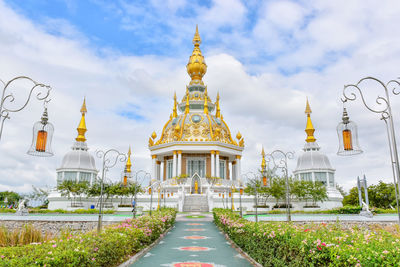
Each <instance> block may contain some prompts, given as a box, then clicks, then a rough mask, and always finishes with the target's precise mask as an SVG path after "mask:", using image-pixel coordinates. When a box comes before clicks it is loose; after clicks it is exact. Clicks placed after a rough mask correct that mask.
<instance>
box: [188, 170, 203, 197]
mask: <svg viewBox="0 0 400 267" xmlns="http://www.w3.org/2000/svg"><path fill="white" fill-rule="evenodd" d="M190 193H191V194H201V184H200V176H199V175H198V174H197V173H195V174H194V175H193V177H192V184H191V191H190Z"/></svg>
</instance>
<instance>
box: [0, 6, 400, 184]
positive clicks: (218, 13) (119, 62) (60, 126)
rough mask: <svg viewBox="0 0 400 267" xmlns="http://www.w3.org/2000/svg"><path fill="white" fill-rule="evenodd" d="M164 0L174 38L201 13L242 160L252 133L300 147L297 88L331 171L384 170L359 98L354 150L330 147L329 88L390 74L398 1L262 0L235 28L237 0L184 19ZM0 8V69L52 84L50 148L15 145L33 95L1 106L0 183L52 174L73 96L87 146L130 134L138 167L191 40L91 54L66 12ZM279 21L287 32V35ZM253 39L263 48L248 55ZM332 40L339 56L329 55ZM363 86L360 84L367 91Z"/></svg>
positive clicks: (333, 120) (335, 112) (375, 124)
mask: <svg viewBox="0 0 400 267" xmlns="http://www.w3.org/2000/svg"><path fill="white" fill-rule="evenodd" d="M168 3H169V4H168ZM168 3H167V5H170V6H169V11H168V12H169V13H168V12H166V14H165V16H167V17H168V18H171V20H169V21H168V22H167V23H169V24H170V25H173V29H174V35H173V36H172V37H171V40H173V41H174V42H176V43H178V44H179V43H182V42H187V43H190V42H191V37H192V36H193V30H194V29H193V25H194V24H196V22H195V20H197V19H202V20H201V22H202V23H203V27H200V34H201V36H202V38H203V40H204V42H203V44H204V45H203V46H202V51H203V53H204V54H205V55H208V56H207V57H206V62H207V64H208V73H207V74H206V76H205V77H204V80H205V82H206V84H208V88H209V93H210V95H211V96H212V97H213V98H215V96H216V93H217V91H219V92H220V95H221V108H222V113H223V115H224V118H225V120H226V121H227V123H228V125H229V126H230V127H231V130H232V132H233V133H234V134H236V132H237V131H238V130H240V131H241V133H242V134H243V136H244V137H245V142H246V150H245V152H244V157H243V163H242V168H243V171H244V172H245V171H247V170H255V169H256V168H257V167H258V166H259V164H260V157H259V153H260V148H261V146H262V145H264V147H265V149H266V151H271V150H272V149H277V148H280V149H283V150H285V151H289V150H294V151H296V156H298V155H299V154H300V153H301V148H302V147H303V144H304V139H305V133H304V131H303V129H304V127H305V115H304V113H303V112H304V108H305V107H304V106H305V99H306V96H308V97H309V99H310V103H311V108H312V110H313V114H312V119H313V122H314V126H315V127H316V129H317V130H316V134H315V135H316V138H317V139H318V143H319V144H320V146H321V147H322V151H323V152H325V153H327V155H328V156H329V158H330V160H331V162H332V165H333V166H334V167H335V168H336V169H337V181H338V182H339V183H341V184H343V185H345V186H346V188H349V187H351V186H353V185H354V181H355V178H356V177H357V175H362V174H364V173H365V174H367V178H369V179H370V180H369V183H376V182H377V181H378V180H379V179H382V178H383V179H385V181H387V182H390V181H392V178H391V168H390V165H389V162H390V161H389V154H388V148H387V142H386V133H385V132H384V124H383V123H382V122H381V121H379V119H378V117H377V116H376V115H374V114H371V113H369V112H367V111H366V109H365V108H364V107H362V104H361V103H360V101H357V102H356V103H351V104H350V105H349V112H350V116H351V118H352V119H353V120H354V121H356V122H357V123H358V124H359V126H360V133H359V136H360V144H361V145H362V148H363V149H364V151H365V153H364V154H363V155H361V156H358V157H351V158H341V157H337V156H336V154H335V153H336V151H337V137H336V132H335V128H336V125H337V123H338V122H339V120H340V117H341V105H340V101H339V97H340V95H341V90H342V88H343V85H344V84H348V83H353V82H356V81H357V80H358V79H359V78H361V77H363V76H366V75H374V76H378V77H379V78H382V79H383V80H389V79H392V78H396V77H398V63H397V61H396V59H397V58H398V57H399V56H400V49H399V47H400V38H399V37H398V35H397V34H394V33H395V32H396V30H397V28H396V25H399V21H398V20H399V18H398V16H397V15H396V14H397V12H395V10H397V11H398V9H399V6H398V4H397V2H396V3H395V2H390V3H391V4H386V3H385V4H383V3H381V4H380V8H377V7H376V6H375V5H376V4H375V3H374V2H367V1H362V2H360V1H359V2H356V4H350V3H348V2H346V4H344V3H345V2H343V3H342V4H340V3H339V4H336V2H335V4H333V3H329V2H319V1H317V2H313V3H312V4H305V3H302V4H296V3H292V2H287V1H286V2H273V4H271V5H269V9H268V8H267V9H266V10H264V11H265V12H266V13H265V12H264V13H262V12H260V14H259V17H257V19H256V22H255V25H254V27H253V28H252V29H246V30H245V29H244V26H243V24H244V23H245V22H246V21H247V20H248V17H246V16H247V14H248V10H247V9H246V7H244V5H243V4H241V3H240V2H230V3H228V2H225V1H215V2H213V3H212V5H211V7H210V8H204V7H203V9H202V11H204V12H201V13H199V14H198V16H197V17H195V18H191V19H187V18H181V17H177V16H176V15H174V14H175V13H174V12H175V11H176V10H178V9H179V8H181V7H182V6H185V5H187V3H183V2H180V3H178V4H179V5H176V6H175V4H174V3H173V2H168ZM171 3H172V4H171ZM266 6H267V7H268V5H266ZM343 6H346V8H343ZM112 8H114V9H115V8H116V7H115V6H113V7H112ZM343 9H345V10H343ZM0 11H1V13H2V16H1V17H0V40H1V42H0V56H1V58H2V63H3V64H0V73H1V74H0V76H1V77H0V78H2V79H5V80H8V79H11V78H13V77H15V76H18V75H21V74H24V75H28V76H31V77H32V78H34V79H36V80H38V81H40V82H43V83H48V84H51V85H52V86H53V88H54V90H53V92H52V98H53V100H52V102H51V103H50V106H49V113H50V120H51V121H52V122H53V123H54V125H55V128H56V132H55V135H54V142H53V144H54V151H55V152H56V156H55V157H53V158H46V159H41V158H32V157H29V156H28V155H26V154H25V153H26V151H27V149H28V146H29V143H30V141H31V136H30V135H31V127H32V125H33V123H34V122H35V121H37V120H38V119H39V118H40V115H41V112H42V107H41V105H40V104H39V103H38V102H37V101H32V102H31V103H30V104H29V105H28V107H27V109H26V110H24V111H22V112H20V113H17V114H11V116H12V118H11V120H9V121H7V122H6V124H5V129H4V134H3V137H2V140H1V142H0V157H1V159H2V161H1V162H0V166H1V168H0V190H5V189H9V190H17V191H29V190H30V189H31V184H34V185H35V186H43V185H54V184H55V169H56V168H57V167H58V166H59V165H60V163H61V159H62V156H63V155H64V154H65V153H66V152H68V151H69V149H70V146H71V145H72V142H73V140H74V137H75V136H76V127H77V124H78V122H79V119H80V114H79V109H80V105H81V102H82V98H83V97H84V96H86V98H87V107H88V114H87V126H88V129H89V130H88V133H87V137H88V145H89V147H90V148H91V150H90V151H91V152H93V151H94V150H95V149H96V148H112V147H114V148H117V149H120V150H122V151H125V150H127V148H128V145H129V144H130V145H132V148H133V153H134V159H133V164H134V168H139V169H148V170H149V165H150V158H149V151H148V149H147V141H148V136H149V135H150V133H151V132H152V131H153V130H156V131H157V133H158V134H160V131H161V129H162V126H163V125H164V123H165V121H166V120H167V119H168V116H169V113H171V111H172V96H173V92H174V91H176V92H177V96H178V99H180V98H181V97H182V95H183V94H184V92H185V85H186V84H187V83H188V81H189V77H188V76H187V74H186V71H185V64H184V63H182V62H185V61H186V60H187V58H188V57H189V55H190V53H191V50H187V51H186V50H185V51H184V53H183V52H182V53H181V51H177V54H176V55H175V56H174V57H173V58H172V57H171V58H167V57H163V56H156V55H149V56H125V55H123V54H120V53H118V52H116V51H111V50H110V51H108V53H106V55H105V56H102V57H100V56H98V54H97V53H96V51H95V50H94V49H93V48H92V47H90V44H89V42H88V41H87V39H86V37H85V36H84V35H83V34H81V33H79V31H78V30H77V29H76V28H75V27H74V26H73V25H69V23H68V22H67V21H51V20H49V21H48V23H55V24H54V25H61V26H62V27H61V30H60V31H58V32H57V34H51V31H50V33H49V32H47V31H48V30H49V28H48V25H47V28H46V25H37V24H34V23H33V22H31V21H29V20H28V19H26V18H24V17H22V16H21V15H18V14H16V13H15V12H14V11H13V10H11V9H10V8H9V7H7V6H6V5H5V4H4V3H2V2H0ZM131 12H135V10H133V11H131ZM271 12H272V13H271ZM277 14H282V15H281V16H278V15H277ZM310 14H312V16H311V15H310ZM149 16H150V17H151V16H152V15H149ZM164 18H165V17H164ZM199 24H200V23H199ZM214 24H215V25H214ZM303 24H304V27H303V26H302V27H300V25H303ZM10 25H12V27H10ZM201 25H202V24H201ZM224 25H225V26H230V27H233V30H232V32H228V33H227V32H220V29H219V27H223V26H224ZM136 26H140V25H139V24H137V25H136ZM175 30H176V31H175ZM189 32H190V34H189ZM282 32H291V35H290V38H288V36H287V35H283V34H282ZM188 36H189V38H188ZM214 36H218V37H219V42H217V43H215V44H213V45H212V46H207V45H206V44H207V42H209V41H208V40H209V39H207V38H210V39H212V38H215V37H214ZM182 38H185V39H184V40H183V39H182ZM155 41H159V40H157V39H155ZM226 47H229V48H230V49H226ZM265 50H267V52H265ZM260 51H261V52H262V53H263V54H265V53H267V54H268V53H270V54H271V55H272V57H271V58H270V59H269V60H264V61H261V62H260V61H258V62H256V63H254V62H252V59H253V58H254V57H256V56H257V55H258V54H260V53H261V52H260ZM332 51H335V52H337V53H338V56H334V57H333V58H330V57H329V53H331V52H332ZM275 52H276V53H275ZM278 52H279V53H278ZM238 55H239V56H238ZM239 57H241V58H243V59H244V60H243V61H242V60H239V59H238V58H239ZM321 65H322V66H323V67H321ZM249 69H250V70H252V71H253V72H252V73H254V70H257V71H256V74H250V73H249V72H248V70H249ZM279 69H285V70H288V69H290V70H294V74H290V75H289V74H287V75H282V74H280V73H279V71H277V70H279ZM20 89H22V88H20ZM22 91H23V90H19V91H18V92H16V94H17V96H18V97H21V98H22V95H20V93H21V94H22ZM375 92H377V91H375ZM373 95H374V94H373V93H372V92H371V94H368V97H372V96H373ZM375 95H376V93H375ZM399 101H400V99H399V100H398V99H396V98H395V97H394V98H393V106H394V112H395V114H398V113H399V111H400V106H399V103H400V102H399ZM121 112H130V113H134V114H136V115H137V117H138V119H134V118H132V119H129V118H127V117H124V116H120V115H118V114H120V113H121ZM398 119H399V118H397V117H395V120H398ZM397 122H398V121H396V125H400V124H399V123H397ZM398 127H399V126H397V129H396V130H397V133H399V131H400V129H399V128H398ZM295 165H296V162H295V160H293V161H291V162H290V165H289V166H290V168H291V169H292V170H293V168H294V167H295ZM97 166H100V164H99V161H97ZM121 170H122V166H119V167H117V168H115V169H114V170H113V172H111V173H110V177H114V179H115V178H116V177H118V176H119V174H120V171H121Z"/></svg>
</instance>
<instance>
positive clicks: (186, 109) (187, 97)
mask: <svg viewBox="0 0 400 267" xmlns="http://www.w3.org/2000/svg"><path fill="white" fill-rule="evenodd" d="M185 113H189V94H187V95H186V106H185Z"/></svg>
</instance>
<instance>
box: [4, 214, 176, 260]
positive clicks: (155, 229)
mask: <svg viewBox="0 0 400 267" xmlns="http://www.w3.org/2000/svg"><path fill="white" fill-rule="evenodd" d="M152 214H153V216H151V217H150V216H142V217H139V218H137V219H129V220H126V221H124V222H121V223H119V224H115V225H111V226H108V227H105V228H104V230H103V231H102V232H101V233H100V234H97V232H95V231H90V232H87V233H83V234H79V235H75V236H72V235H70V234H63V235H62V236H61V237H60V238H59V239H55V240H51V241H45V242H42V243H32V244H29V245H25V246H20V247H6V248H0V257H1V260H0V266H115V265H118V264H120V263H122V262H123V261H125V260H127V259H128V258H129V256H131V255H133V254H135V253H137V252H138V251H139V250H141V249H143V248H144V247H146V246H148V245H149V244H151V243H152V242H153V241H154V240H156V239H157V238H158V237H160V235H162V234H163V233H164V232H165V231H166V230H167V229H168V228H169V227H171V226H172V225H173V224H174V222H175V216H176V211H175V210H174V209H162V210H161V211H154V212H153V213H152Z"/></svg>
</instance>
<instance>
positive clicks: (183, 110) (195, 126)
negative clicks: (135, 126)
mask: <svg viewBox="0 0 400 267" xmlns="http://www.w3.org/2000/svg"><path fill="white" fill-rule="evenodd" d="M193 44H194V49H193V52H192V55H191V56H190V57H189V62H188V64H187V66H186V69H187V72H188V74H189V76H190V77H191V81H190V83H189V85H188V86H186V92H185V94H184V96H183V97H182V100H181V101H180V103H178V101H177V98H176V94H174V105H173V108H172V114H171V115H170V118H169V120H168V121H167V123H166V124H165V125H164V127H163V130H162V132H161V136H160V138H159V139H158V140H157V134H156V133H155V132H153V133H152V135H151V136H150V138H149V147H152V146H156V145H160V144H165V143H170V142H176V141H190V142H196V141H197V142H215V141H218V142H221V143H226V144H230V145H234V146H239V147H244V138H243V137H242V136H241V135H240V134H238V135H237V140H234V139H233V138H232V134H231V131H230V129H229V127H228V125H227V123H226V122H225V121H224V119H223V116H222V114H221V109H220V97H219V93H218V94H217V98H216V101H215V102H213V101H212V99H211V98H210V97H209V95H208V90H207V86H206V85H204V82H203V76H204V74H205V73H206V71H207V65H206V63H205V60H204V57H203V55H202V53H201V50H200V44H201V38H200V35H199V32H198V28H197V26H196V32H195V35H194V38H193ZM238 137H240V138H238Z"/></svg>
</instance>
